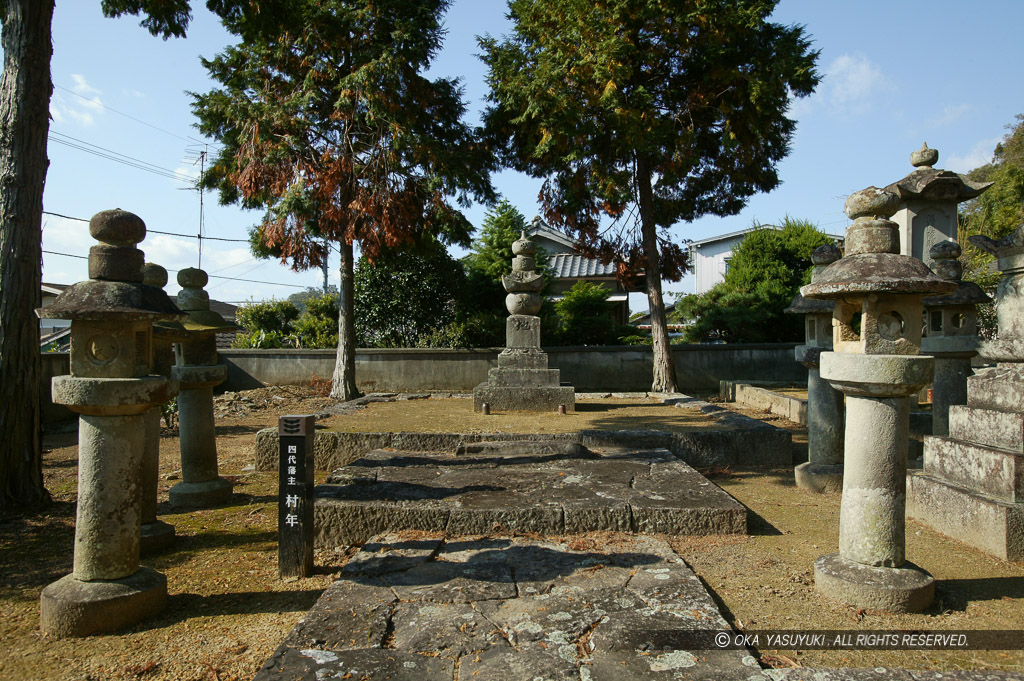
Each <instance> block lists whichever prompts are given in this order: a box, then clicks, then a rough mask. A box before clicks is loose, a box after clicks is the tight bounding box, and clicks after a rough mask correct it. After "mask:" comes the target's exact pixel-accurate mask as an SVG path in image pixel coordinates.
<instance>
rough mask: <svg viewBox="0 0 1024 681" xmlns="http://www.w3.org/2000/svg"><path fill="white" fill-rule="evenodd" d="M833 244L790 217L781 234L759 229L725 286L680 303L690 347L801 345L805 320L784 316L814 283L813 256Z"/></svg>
mask: <svg viewBox="0 0 1024 681" xmlns="http://www.w3.org/2000/svg"><path fill="white" fill-rule="evenodd" d="M826 243H831V239H830V238H829V237H828V236H827V235H825V234H823V233H821V232H819V231H818V230H817V229H816V228H815V227H814V225H812V224H811V223H810V222H807V221H805V220H794V219H792V218H790V217H786V219H785V220H784V221H783V223H782V229H781V230H774V229H759V230H757V231H754V232H751V233H750V234H747V236H746V237H744V239H743V241H742V242H740V244H739V246H737V248H736V250H735V251H734V252H733V255H732V260H731V261H730V263H729V270H728V271H727V272H726V273H725V280H724V281H723V282H721V283H720V284H717V285H716V286H714V287H713V288H712V289H711V290H710V291H708V292H706V293H704V294H702V295H687V296H683V297H681V298H680V299H679V300H677V301H676V307H675V315H676V318H677V319H678V320H679V321H680V322H681V323H683V324H687V326H686V328H685V329H684V331H683V339H684V340H685V341H686V342H688V343H704V342H708V341H725V342H727V343H765V342H779V341H791V340H800V339H802V338H803V331H802V330H803V320H802V319H800V318H799V315H788V314H785V313H784V312H783V310H784V309H786V308H787V307H789V304H790V302H791V301H792V299H793V296H795V295H796V294H797V292H798V290H799V288H800V287H801V286H802V285H804V284H807V283H810V272H811V270H810V268H811V253H812V252H814V249H815V248H817V247H818V246H821V245H822V244H826Z"/></svg>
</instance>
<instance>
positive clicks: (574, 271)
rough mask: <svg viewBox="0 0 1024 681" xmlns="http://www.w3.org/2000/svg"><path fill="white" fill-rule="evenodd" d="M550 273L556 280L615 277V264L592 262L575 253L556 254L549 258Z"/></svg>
mask: <svg viewBox="0 0 1024 681" xmlns="http://www.w3.org/2000/svg"><path fill="white" fill-rule="evenodd" d="M547 267H548V272H549V273H550V275H551V277H552V278H554V279H579V278H583V277H614V276H615V264H614V263H608V264H607V265H604V264H602V263H601V261H600V260H591V259H590V258H584V257H583V256H582V255H577V254H575V253H556V254H555V255H550V256H548V263H547Z"/></svg>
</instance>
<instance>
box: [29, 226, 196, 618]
mask: <svg viewBox="0 0 1024 681" xmlns="http://www.w3.org/2000/svg"><path fill="white" fill-rule="evenodd" d="M89 233H90V234H91V235H92V237H93V238H94V239H96V240H97V241H99V242H100V243H99V245H97V246H93V247H92V248H90V249H89V281H84V282H79V283H77V284H75V285H74V286H71V287H69V288H68V289H67V290H65V291H64V292H63V293H61V294H60V295H59V296H57V300H55V301H54V302H53V304H51V305H50V306H49V307H45V308H41V309H39V310H37V311H36V313H37V314H38V315H39V316H41V317H46V318H49V319H69V320H71V375H69V376H57V377H56V378H54V379H53V401H54V402H56V403H57V404H63V405H66V406H68V407H69V408H70V409H71V410H72V411H75V412H77V413H78V415H79V416H78V511H77V516H76V518H75V556H74V568H73V571H72V573H71V574H70V575H67V576H66V577H63V578H61V579H59V580H57V581H56V582H53V583H52V584H50V585H49V586H47V587H46V588H45V589H43V592H42V594H41V596H40V628H41V629H42V631H43V633H45V634H47V635H49V636H55V637H58V638H61V637H65V636H87V635H89V634H93V633H98V632H107V631H114V630H116V629H120V628H122V627H125V626H128V625H130V624H134V623H136V622H139V621H141V620H144V619H146V618H148V617H151V616H153V615H155V614H156V613H158V612H160V610H162V609H163V607H164V604H165V602H166V600H167V578H166V577H165V576H164V575H163V574H162V573H160V572H157V571H156V570H153V569H152V568H147V567H140V565H139V551H140V549H139V546H140V533H141V524H142V522H141V521H142V486H143V483H142V461H143V451H144V447H145V438H146V428H145V423H144V422H145V416H144V415H145V414H146V412H147V411H149V410H150V409H151V408H152V407H154V406H156V405H158V404H161V403H163V402H165V401H167V399H168V398H169V397H170V395H171V392H172V388H173V385H172V383H171V381H168V379H167V378H165V377H163V376H156V375H153V374H152V347H153V336H152V325H153V322H154V321H157V320H161V319H183V318H184V315H183V314H182V313H181V311H180V310H178V308H177V307H175V306H174V303H172V302H171V300H170V298H168V297H167V294H165V293H164V292H163V291H162V290H160V289H159V288H157V287H155V286H147V285H146V284H144V283H142V282H143V278H142V267H143V262H144V260H145V258H144V256H143V253H142V251H140V250H139V249H138V248H136V247H135V245H136V244H137V243H139V242H140V241H142V240H143V239H144V238H145V236H146V225H145V224H144V223H143V222H142V220H141V219H140V218H139V217H138V216H137V215H134V214H132V213H128V212H126V211H123V210H107V211H103V212H101V213H97V214H96V215H94V216H93V218H92V220H90V221H89Z"/></svg>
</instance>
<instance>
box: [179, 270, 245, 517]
mask: <svg viewBox="0 0 1024 681" xmlns="http://www.w3.org/2000/svg"><path fill="white" fill-rule="evenodd" d="M208 281H209V277H207V275H206V272H204V271H203V270H200V269H196V268H194V267H189V268H186V269H183V270H181V271H180V272H178V284H179V285H180V286H181V287H182V289H181V292H180V293H178V306H179V307H180V308H181V309H182V311H183V312H185V313H187V314H188V317H187V318H186V319H185V321H184V322H182V326H184V328H185V335H186V337H187V340H184V341H181V342H179V343H178V344H177V346H176V356H177V357H176V359H177V363H176V366H175V367H174V370H173V372H172V375H173V376H174V378H176V379H177V380H178V382H179V383H180V385H181V388H180V391H179V393H178V432H179V434H180V435H179V440H180V444H181V482H179V483H178V484H177V485H175V486H174V487H172V488H171V489H170V492H169V493H168V496H169V497H170V500H171V503H172V504H174V505H175V506H186V507H189V508H207V507H210V506H217V505H219V504H223V503H225V502H227V501H228V500H229V499H230V498H231V490H232V487H233V485H232V483H231V482H230V481H229V480H225V479H224V478H221V477H219V476H218V474H217V437H216V432H215V430H214V425H213V387H214V386H215V385H217V384H219V383H222V382H224V379H226V378H227V376H228V371H227V367H225V366H224V365H223V364H218V362H217V340H216V335H217V332H218V331H229V330H232V329H235V328H237V327H236V326H235V324H233V323H230V322H226V321H224V318H223V317H221V316H220V315H219V314H217V313H216V312H214V311H213V310H211V309H210V294H208V293H207V292H206V291H204V290H203V287H204V286H206V283H207V282H208Z"/></svg>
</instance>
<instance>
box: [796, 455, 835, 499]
mask: <svg viewBox="0 0 1024 681" xmlns="http://www.w3.org/2000/svg"><path fill="white" fill-rule="evenodd" d="M793 477H794V478H795V479H796V486H797V487H799V488H800V489H805V490H808V491H810V492H818V493H819V494H833V493H839V492H842V491H843V464H841V463H837V464H831V465H830V464H823V463H811V462H810V461H808V462H806V463H802V464H800V465H799V466H797V467H796V468H794V469H793Z"/></svg>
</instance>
